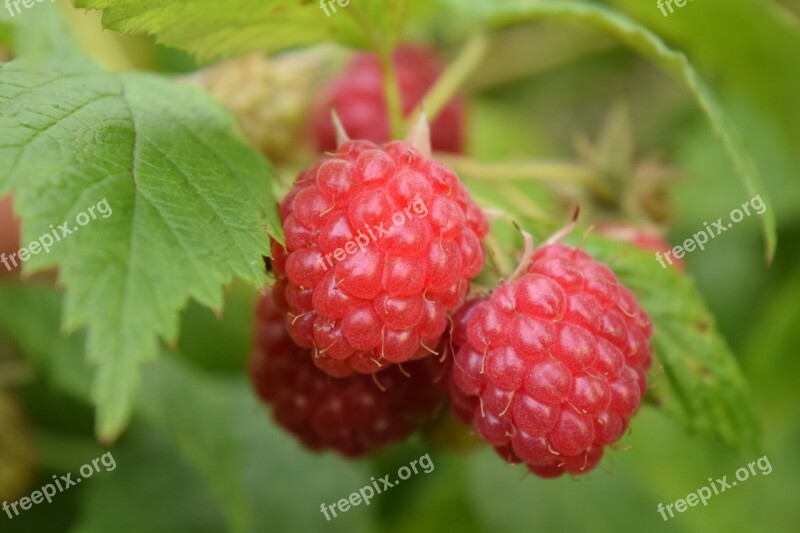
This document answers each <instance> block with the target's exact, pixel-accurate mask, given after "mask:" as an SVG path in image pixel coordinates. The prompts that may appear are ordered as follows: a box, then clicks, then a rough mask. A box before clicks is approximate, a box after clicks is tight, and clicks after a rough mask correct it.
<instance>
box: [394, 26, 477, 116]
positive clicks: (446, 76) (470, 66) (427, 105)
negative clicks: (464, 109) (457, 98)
mask: <svg viewBox="0 0 800 533" xmlns="http://www.w3.org/2000/svg"><path fill="white" fill-rule="evenodd" d="M488 49H489V38H488V37H487V36H486V34H485V33H483V32H480V33H476V34H474V35H473V36H472V37H470V39H469V40H468V41H467V42H466V43H465V44H464V46H463V47H462V49H461V51H460V52H459V54H458V57H456V58H455V59H454V60H453V61H452V63H450V64H449V65H448V66H447V68H446V69H445V71H444V72H443V73H442V75H441V76H439V79H438V80H437V81H436V83H435V84H434V85H433V87H431V88H430V89H429V90H428V93H427V94H426V95H425V98H423V99H422V103H421V104H420V105H418V106H417V107H416V108H415V109H414V111H413V112H412V113H411V114H410V115H409V116H408V119H407V121H406V127H407V128H408V127H411V124H413V123H414V121H415V120H416V118H417V117H418V116H419V114H420V113H421V112H422V110H425V113H426V114H427V116H428V120H429V121H431V122H433V121H434V120H435V119H436V116H437V115H438V114H439V112H440V111H441V110H442V108H443V107H444V106H445V105H447V102H449V101H450V100H451V99H452V98H453V95H455V94H456V93H457V92H458V91H459V90H460V89H461V87H462V86H463V85H464V82H465V81H466V80H467V78H468V77H469V76H470V75H471V74H472V73H473V72H474V71H475V69H476V68H477V67H478V65H480V64H481V62H482V61H483V59H484V57H485V56H486V51H487V50H488Z"/></svg>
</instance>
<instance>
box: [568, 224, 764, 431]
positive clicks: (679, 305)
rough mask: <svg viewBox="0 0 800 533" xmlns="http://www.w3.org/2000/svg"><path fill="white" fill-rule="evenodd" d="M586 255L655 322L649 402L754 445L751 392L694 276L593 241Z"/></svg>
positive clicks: (693, 426)
mask: <svg viewBox="0 0 800 533" xmlns="http://www.w3.org/2000/svg"><path fill="white" fill-rule="evenodd" d="M575 239H577V237H575ZM583 248H584V249H585V250H586V251H587V252H588V253H590V254H592V256H594V257H595V258H596V259H598V260H599V261H601V262H603V263H605V264H607V265H609V266H610V267H611V269H612V270H613V271H614V273H615V274H616V275H617V276H618V277H619V279H620V281H621V282H622V283H623V284H625V285H626V286H627V287H628V288H629V289H631V290H632V291H633V292H634V294H635V295H636V296H637V298H638V299H639V303H640V304H641V305H642V307H643V308H644V309H645V311H647V313H648V314H649V315H650V318H651V319H652V320H653V353H654V357H655V362H654V364H653V369H652V370H651V387H652V388H651V389H650V391H649V395H650V399H651V400H652V401H653V402H654V403H655V404H656V405H658V406H659V407H661V408H663V409H664V410H665V411H666V412H668V413H669V414H671V415H672V416H675V417H676V418H678V419H679V420H680V421H682V422H683V423H684V424H685V425H686V426H687V427H688V428H689V429H690V430H694V431H699V432H704V433H710V434H714V435H716V436H718V437H720V438H721V439H722V440H724V441H725V442H727V443H728V444H731V445H733V446H749V445H753V444H755V443H756V442H757V441H758V438H759V429H758V428H759V423H758V418H757V416H756V412H755V408H754V404H753V398H752V396H751V393H750V389H749V387H748V385H747V383H746V381H745V379H744V377H743V375H742V371H741V368H740V367H739V363H738V362H737V360H736V357H735V356H734V354H733V352H732V351H731V349H730V348H729V347H728V345H727V343H726V342H725V340H724V339H723V337H722V336H721V335H720V334H719V332H718V331H717V328H716V325H715V323H714V318H713V316H712V315H711V314H710V313H709V311H708V310H707V309H706V306H705V304H704V303H703V299H702V297H701V296H700V294H699V292H698V291H697V288H696V287H695V285H694V282H693V281H692V279H691V278H690V277H689V275H688V274H684V273H681V272H679V271H678V270H677V269H675V268H673V267H668V268H662V267H661V265H660V263H659V262H658V261H657V259H656V258H655V256H654V254H651V253H645V252H643V251H641V250H639V249H638V248H636V247H634V246H631V245H628V244H625V243H620V242H616V241H610V240H607V239H603V238H601V237H597V236H590V237H588V239H587V240H586V243H585V244H584V245H583Z"/></svg>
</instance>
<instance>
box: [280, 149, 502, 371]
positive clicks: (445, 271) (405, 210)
mask: <svg viewBox="0 0 800 533" xmlns="http://www.w3.org/2000/svg"><path fill="white" fill-rule="evenodd" d="M280 215H281V218H282V220H283V228H284V232H285V235H286V249H285V250H284V249H283V248H281V247H280V246H278V245H275V244H274V245H273V247H272V249H273V256H274V265H273V270H274V272H275V274H276V276H277V277H278V279H279V280H285V299H286V302H287V307H288V311H289V312H288V316H287V328H288V330H289V333H290V334H291V336H292V338H293V339H294V340H295V342H296V343H297V344H299V345H300V346H302V347H304V348H311V349H313V350H314V354H315V356H314V362H315V363H316V364H317V365H318V366H319V367H320V368H322V369H323V370H325V371H326V372H328V373H329V374H331V375H332V376H337V377H342V376H346V375H348V374H350V373H352V372H353V371H357V372H361V373H365V374H366V373H372V372H377V371H379V370H381V369H383V368H384V367H386V366H387V365H390V364H393V363H402V362H405V361H409V360H412V359H418V358H421V357H424V356H425V355H428V354H430V353H431V352H432V351H433V350H434V349H435V348H436V346H437V345H438V343H439V340H440V337H441V335H442V333H443V332H444V330H445V327H446V325H447V312H448V311H450V310H452V309H455V308H456V307H458V306H459V305H460V304H461V303H462V301H463V299H464V296H465V295H466V292H467V289H468V287H469V282H470V279H471V278H473V277H474V276H476V275H477V274H478V273H479V272H480V270H481V268H482V266H483V260H484V253H483V248H482V246H481V242H480V240H481V238H482V237H483V236H484V235H485V234H486V232H487V231H488V223H487V221H486V218H485V217H484V215H483V213H482V212H481V210H480V209H479V208H478V207H477V206H476V205H475V203H474V202H473V201H472V199H471V198H470V196H469V193H468V192H467V190H466V188H465V187H464V186H463V185H462V184H461V182H460V181H459V179H458V177H457V176H456V174H455V173H454V172H453V171H452V170H450V168H448V167H447V166H445V165H444V164H442V163H440V162H438V161H436V160H433V159H429V158H427V157H425V156H423V155H422V154H421V153H420V152H419V151H417V150H416V149H415V148H413V147H412V146H411V145H410V144H408V143H405V142H399V141H396V142H391V143H389V144H387V145H385V146H384V147H383V148H379V147H378V146H376V145H375V144H372V143H370V142H368V141H348V142H345V143H344V144H342V145H341V146H340V147H339V149H338V151H337V152H336V153H335V154H333V155H331V156H328V157H326V158H324V159H323V160H322V161H320V162H319V163H317V164H315V165H314V166H312V167H311V168H309V169H307V170H305V171H303V172H302V173H300V175H299V176H298V178H297V180H296V182H295V184H294V186H293V188H292V190H291V191H290V192H289V193H288V195H287V196H286V198H285V199H284V200H283V202H282V203H281V206H280Z"/></svg>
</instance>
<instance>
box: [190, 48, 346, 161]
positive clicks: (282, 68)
mask: <svg viewBox="0 0 800 533" xmlns="http://www.w3.org/2000/svg"><path fill="white" fill-rule="evenodd" d="M331 59H332V57H331V54H330V53H329V52H328V51H327V50H326V49H320V48H314V49H311V50H307V51H303V52H292V53H288V54H284V55H281V56H276V57H267V56H265V55H262V54H250V55H247V56H243V57H240V58H236V59H232V60H228V61H223V62H221V63H218V64H216V65H214V66H211V67H209V68H207V69H205V70H203V71H202V72H200V73H199V74H197V75H193V76H192V77H190V78H189V81H191V82H195V83H198V84H200V85H201V86H202V87H203V88H204V89H205V90H207V91H208V92H209V93H210V94H211V95H212V96H214V97H215V98H216V99H217V100H219V101H220V102H221V103H222V104H224V105H225V106H226V107H227V108H229V109H230V110H231V111H232V112H233V113H234V114H235V115H236V117H237V118H238V119H239V124H240V126H241V129H242V133H243V134H244V136H245V138H246V139H247V140H248V141H249V142H250V144H252V145H253V146H254V147H255V148H257V149H258V150H259V151H261V153H263V154H264V155H265V156H266V157H267V158H268V159H269V160H270V161H271V162H273V163H278V164H281V163H286V162H289V161H291V160H292V159H293V157H294V156H295V155H297V154H298V148H300V147H302V143H301V141H302V137H303V129H304V126H305V123H306V121H307V120H308V116H309V113H308V109H309V107H310V106H311V102H312V101H313V95H314V92H315V88H316V85H318V84H319V78H321V77H322V75H323V74H324V72H325V71H326V70H327V69H326V66H325V65H326V63H328V62H330V61H331Z"/></svg>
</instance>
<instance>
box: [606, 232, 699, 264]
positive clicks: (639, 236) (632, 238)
mask: <svg viewBox="0 0 800 533" xmlns="http://www.w3.org/2000/svg"><path fill="white" fill-rule="evenodd" d="M597 232H598V233H599V234H600V235H604V236H606V237H609V238H611V239H615V240H618V241H623V242H627V243H630V244H633V245H634V246H636V247H637V248H639V249H640V250H643V251H645V252H660V253H661V254H662V255H661V256H662V257H664V256H665V255H666V253H667V252H670V251H671V250H672V246H670V244H669V243H668V242H667V241H666V240H665V239H664V237H662V236H661V234H660V233H658V231H656V230H655V229H651V228H638V227H635V226H631V225H629V224H625V223H622V222H607V223H605V224H600V225H599V226H597ZM656 257H657V258H658V256H656ZM668 261H669V263H668V264H669V265H671V266H674V267H675V268H676V269H678V270H679V271H680V272H686V265H685V264H684V263H683V260H682V259H679V258H677V257H675V255H674V254H670V256H669V258H668ZM661 262H662V263H664V259H662V260H661Z"/></svg>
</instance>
